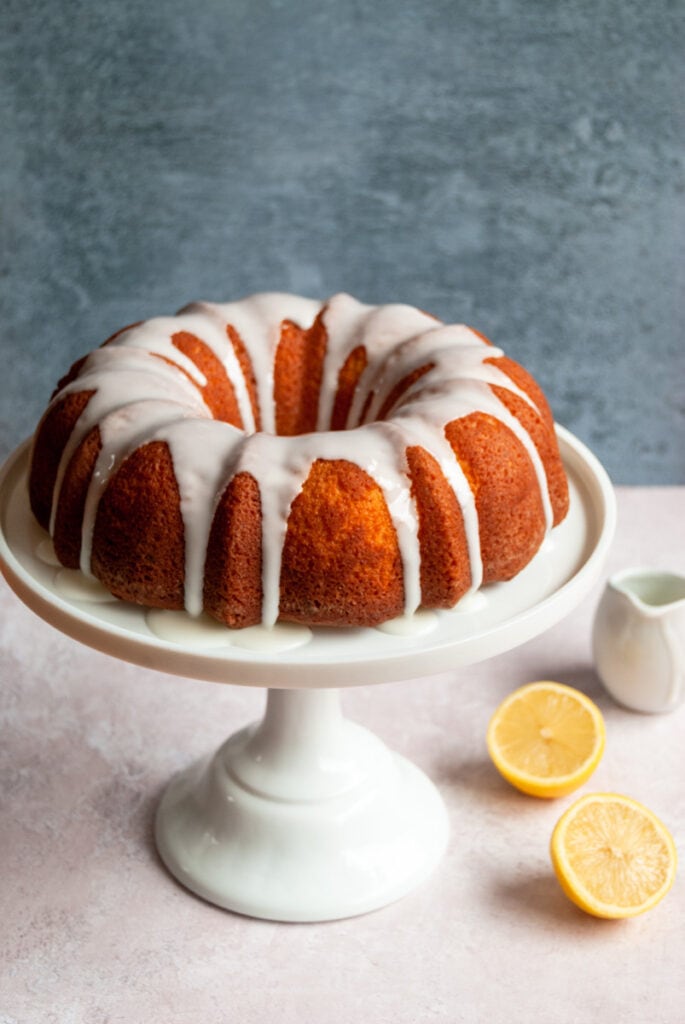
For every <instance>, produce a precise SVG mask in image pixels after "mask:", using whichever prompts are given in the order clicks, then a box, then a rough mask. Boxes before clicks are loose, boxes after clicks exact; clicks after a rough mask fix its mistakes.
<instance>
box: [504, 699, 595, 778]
mask: <svg viewBox="0 0 685 1024" xmlns="http://www.w3.org/2000/svg"><path fill="white" fill-rule="evenodd" d="M605 735H606V734H605V731H604V719H603V718H602V713H601V711H600V710H599V708H598V707H597V705H596V704H593V702H592V701H591V700H590V698H589V697H586V696H585V694H584V693H580V692H579V691H578V690H574V689H573V687H571V686H564V685H563V684H562V683H551V682H541V683H529V684H528V685H527V686H522V687H520V689H518V690H514V692H513V693H511V694H510V695H509V696H508V697H507V698H506V700H504V701H503V702H502V703H501V704H500V706H499V707H498V708H497V710H496V711H495V713H494V715H493V716H492V719H491V721H490V725H489V726H488V733H487V744H488V751H489V753H490V757H491V758H492V760H493V761H494V763H495V767H496V768H497V770H498V771H499V772H500V774H502V775H503V776H504V778H505V779H507V781H508V782H510V783H511V784H512V786H516V788H517V789H520V790H521V791H522V792H523V793H528V794H529V795H530V796H539V797H557V796H565V795H566V794H567V793H572V792H573V791H574V789H577V788H578V786H581V785H582V784H583V783H584V782H585V781H586V779H588V778H589V777H590V775H591V774H592V772H593V771H594V770H595V768H596V767H597V765H598V764H599V760H600V758H601V756H602V753H603V752H604V742H605Z"/></svg>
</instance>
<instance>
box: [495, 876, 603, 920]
mask: <svg viewBox="0 0 685 1024" xmlns="http://www.w3.org/2000/svg"><path fill="white" fill-rule="evenodd" d="M490 899H491V901H492V905H493V907H496V908H497V910H498V911H500V912H501V911H502V910H504V911H507V912H508V913H509V914H512V915H515V916H516V918H517V919H520V920H521V921H524V920H528V921H530V920H531V919H534V920H535V921H537V922H538V923H539V924H541V925H542V926H543V927H545V926H547V927H549V926H550V925H553V926H554V928H555V929H559V928H562V929H565V930H566V931H568V932H569V933H574V934H578V933H579V932H582V933H585V932H588V931H596V930H598V929H609V930H613V929H615V928H620V927H621V924H622V922H621V921H600V920H598V919H597V918H594V917H590V916H589V915H588V914H585V913H584V912H583V911H582V910H579V909H578V907H575V906H574V905H573V903H571V901H570V900H569V899H568V898H567V897H566V896H565V895H564V894H563V892H562V891H561V888H560V886H559V883H558V882H557V880H556V878H555V877H554V873H553V871H552V869H551V868H549V870H540V869H537V870H531V872H530V874H528V875H522V874H521V872H520V871H519V872H517V874H516V875H515V876H513V877H508V878H497V879H494V880H493V884H492V887H491V890H490Z"/></svg>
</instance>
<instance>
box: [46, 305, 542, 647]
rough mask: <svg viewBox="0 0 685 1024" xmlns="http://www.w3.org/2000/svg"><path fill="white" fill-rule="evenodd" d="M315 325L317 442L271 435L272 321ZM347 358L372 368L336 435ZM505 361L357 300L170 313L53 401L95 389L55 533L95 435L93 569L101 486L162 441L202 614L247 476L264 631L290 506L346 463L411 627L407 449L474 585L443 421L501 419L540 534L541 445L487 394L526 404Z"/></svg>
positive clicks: (275, 605)
mask: <svg viewBox="0 0 685 1024" xmlns="http://www.w3.org/2000/svg"><path fill="white" fill-rule="evenodd" d="M319 314H321V315H322V319H323V324H324V326H325V328H326V332H327V346H326V351H325V355H324V360H323V366H322V386H321V390H320V396H319V408H318V420H317V422H318V427H317V432H315V433H310V434H302V435H299V436H295V437H279V436H276V435H275V423H276V413H275V405H274V363H275V356H276V350H277V347H278V342H279V338H280V331H281V324H282V322H283V321H284V320H292V321H294V322H295V323H296V324H298V325H299V326H300V327H303V328H309V327H310V326H311V325H312V324H313V322H314V320H315V318H316V317H317V315H319ZM228 325H230V326H232V327H233V328H234V329H235V331H237V333H238V335H239V336H240V339H241V341H242V343H243V345H244V347H245V350H246V352H247V354H248V356H249V359H250V362H251V365H252V370H253V372H254V376H255V380H256V383H257V397H258V403H259V413H260V419H261V430H260V431H259V432H255V418H254V415H253V411H252V405H251V401H250V395H249V390H248V386H247V382H246V380H245V376H244V375H243V373H242V370H241V367H240V362H239V360H238V358H237V356H236V353H235V351H234V348H233V345H232V343H231V341H230V338H229V336H228V334H227V326H228ZM180 332H187V333H189V334H191V335H193V336H195V337H197V338H199V339H200V340H201V341H202V342H204V343H205V344H206V345H207V346H208V347H209V348H210V349H211V351H212V352H213V353H214V354H215V355H216V357H217V358H218V359H219V360H220V362H221V364H222V365H223V367H224V369H225V371H226V374H227V376H228V378H229V380H230V381H231V383H232V385H233V388H234V392H235V396H236V401H237V404H238V408H239V411H240V415H241V418H242V422H243V424H244V426H245V429H244V430H239V429H238V428H236V427H233V426H231V425H229V424H227V423H223V422H220V421H216V420H213V419H212V417H211V413H210V411H209V409H208V408H207V406H206V404H205V402H204V401H203V399H202V395H201V391H200V389H201V388H202V387H203V386H204V385H205V383H206V380H205V377H204V376H203V374H202V373H201V372H200V370H199V369H198V368H197V367H196V366H195V364H194V363H193V361H192V360H191V359H189V358H188V357H187V356H185V355H183V353H182V352H180V351H179V350H178V349H177V348H176V346H175V345H174V343H173V337H174V335H176V334H178V333H180ZM357 347H362V348H363V349H364V351H365V354H366V360H367V362H366V367H365V369H364V371H363V373H362V374H361V377H360V379H359V381H358V384H357V387H356V389H355V392H354V394H353V397H352V402H351V407H350V412H349V416H348V422H347V426H348V429H347V430H345V431H335V432H331V431H330V430H329V427H330V422H331V416H332V412H333V408H334V404H335V398H336V394H337V389H338V380H339V375H340V371H341V369H342V367H343V366H344V364H345V362H346V360H347V359H348V357H349V355H350V353H351V352H352V351H353V350H354V349H355V348H357ZM502 355H503V353H502V351H501V350H500V349H497V348H494V347H493V346H489V345H487V344H485V343H484V342H483V341H482V339H481V338H479V336H478V335H477V334H475V332H473V331H472V330H471V329H470V328H468V327H465V326H463V325H452V326H446V325H443V324H440V323H439V322H438V321H436V320H435V319H434V318H433V317H430V316H429V315H428V314H425V313H422V312H420V311H419V310H417V309H414V308H412V307H410V306H404V305H387V306H368V305H364V304H363V303H360V302H357V300H355V299H353V298H351V297H350V296H349V295H345V294H341V295H336V296H334V297H333V298H332V299H330V300H329V301H328V302H327V303H325V304H323V305H322V304H321V303H319V302H316V301H314V300H311V299H303V298H299V297H298V296H290V295H281V294H277V293H267V294H261V295H254V296H252V297H250V298H248V299H245V300H243V301H241V302H235V303H226V304H213V303H193V304H191V305H189V306H186V307H185V308H184V309H183V310H181V312H180V313H179V314H178V315H177V316H175V317H157V318H155V319H153V320H150V321H147V322H146V323H143V324H140V325H138V326H136V327H132V328H129V329H127V330H126V331H124V332H122V333H121V334H120V335H119V336H117V337H116V338H115V340H114V341H113V342H111V343H110V344H109V345H107V346H106V347H105V348H103V349H98V350H97V351H96V352H94V353H92V354H91V355H90V356H89V357H88V359H87V360H86V361H85V363H84V365H83V366H82V367H81V370H80V372H79V374H78V375H77V377H76V378H75V379H74V380H73V381H72V382H71V383H70V384H68V385H67V386H66V387H64V388H63V389H62V390H61V391H60V392H59V393H58V395H56V396H55V399H54V400H53V404H54V403H56V402H59V401H61V400H62V399H63V398H64V397H65V395H68V394H75V393H78V392H82V391H92V392H93V395H92V397H91V398H90V400H89V402H88V404H87V405H86V407H85V409H84V411H83V413H82V414H81V416H80V417H79V419H78V421H77V423H76V425H75V427H74V430H73V431H72V435H71V437H70V439H69V441H68V443H67V445H66V447H65V450H64V453H63V455H62V459H61V462H60V466H59V469H58V473H57V479H56V483H55V488H54V494H53V506H52V514H51V533H53V532H54V525H55V517H56V510H57V507H58V504H59V495H60V490H61V487H62V483H63V480H64V474H65V472H66V468H67V466H68V465H69V462H70V460H71V458H72V455H73V454H74V452H75V451H76V449H77V447H78V445H79V444H80V443H81V442H82V441H83V440H84V439H85V438H86V436H87V435H88V433H89V432H90V431H91V430H92V429H93V428H94V427H95V426H98V427H99V430H100V439H101V450H100V453H99V455H98V458H97V461H96V465H95V470H94V472H93V475H92V479H91V482H90V486H89V489H88V493H87V496H86V503H85V514H84V520H83V528H82V545H81V567H82V570H83V572H85V573H86V574H89V573H90V571H91V566H90V560H91V551H92V538H93V530H94V525H95V521H96V516H97V508H98V503H99V501H100V498H101V496H102V494H103V493H104V490H105V488H106V486H107V484H108V482H109V480H110V479H111V478H112V476H113V474H114V473H116V471H117V470H118V469H119V468H120V466H121V465H122V464H123V462H124V461H125V459H126V458H127V457H128V456H129V455H130V454H131V453H132V452H134V451H135V450H136V449H137V448H138V447H139V446H141V445H142V444H145V443H148V442H151V441H163V442H164V443H166V444H167V446H168V449H169V452H170V455H171V459H172V462H173V467H174V473H175V476H176V481H177V485H178V489H179V494H180V511H181V516H182V518H183V524H184V547H185V606H186V609H187V611H188V612H190V613H191V615H193V616H198V615H200V614H201V613H202V609H203V579H204V562H205V556H206V549H207V542H208V538H209V533H210V530H211V526H212V521H213V518H214V514H215V511H216V508H217V505H218V502H219V500H220V498H221V495H222V494H223V492H224V490H225V488H226V486H227V485H228V483H229V482H230V480H231V479H232V478H233V476H234V475H235V474H237V473H239V472H247V473H250V474H251V475H252V476H253V477H254V479H255V480H256V482H257V485H258V487H259V492H260V498H261V508H262V589H263V604H262V623H263V626H265V627H272V626H273V625H274V624H275V623H276V620H277V619H278V613H279V600H280V577H281V561H282V552H283V545H284V540H285V535H286V530H287V523H288V517H289V513H290V508H291V506H292V503H293V501H294V500H295V498H296V497H297V495H298V494H299V493H300V492H301V490H302V487H303V485H304V483H305V481H306V479H307V477H308V475H309V472H310V470H311V467H312V464H313V463H314V462H315V461H316V460H317V459H323V460H345V461H348V462H349V461H352V462H354V463H355V464H357V465H358V466H360V467H361V468H362V469H363V470H364V471H365V472H366V473H367V474H368V475H369V476H370V477H371V478H372V479H373V480H374V481H375V482H376V483H377V484H378V486H379V487H380V489H381V491H382V493H383V495H384V497H385V501H386V503H387V507H388V510H389V513H390V516H391V518H392V522H393V524H394V527H395V531H396V535H397V542H398V547H399V551H400V556H401V560H402V566H403V578H404V596H405V617H406V616H411V615H412V614H413V613H414V612H416V610H417V608H419V606H420V603H421V582H420V569H421V565H420V550H419V541H418V514H417V510H416V508H415V505H414V501H413V498H412V496H411V488H410V480H409V477H408V466H407V459H406V450H407V448H408V447H412V446H419V447H421V448H423V449H424V450H425V451H427V452H428V453H429V454H430V455H432V456H433V458H435V460H436V461H437V463H438V465H439V467H440V469H441V472H442V473H443V475H444V477H445V479H446V481H447V483H448V484H449V486H450V487H451V489H452V490H453V492H454V494H455V497H456V500H457V502H458V504H459V506H460V508H461V510H462V515H463V520H464V529H465V534H466V542H467V546H468V552H469V558H470V563H471V587H470V591H469V593H470V594H473V593H474V592H475V591H477V589H478V587H479V586H480V584H481V582H482V562H481V554H480V538H479V526H478V515H477V510H476V504H475V499H474V496H473V493H472V491H471V488H470V486H469V483H468V480H467V479H466V476H465V474H464V472H463V470H462V469H461V466H460V464H459V462H458V460H457V458H456V457H455V455H454V452H453V450H452V448H451V446H450V444H449V442H448V441H447V438H446V436H445V425H446V424H447V423H449V422H451V421H453V420H456V419H459V418H460V417H463V416H468V415H470V414H472V413H474V412H484V413H488V414H490V415H492V416H493V417H495V418H497V419H498V420H500V421H501V422H502V423H504V424H505V425H506V426H507V427H508V428H509V429H510V430H511V431H512V432H513V433H514V434H515V436H516V437H517V438H518V439H519V441H520V442H521V443H522V444H523V446H524V448H525V450H526V451H527V453H528V455H529V456H530V459H531V462H532V465H533V467H534V469H535V472H536V474H537V477H538V481H539V484H540V493H541V496H542V503H543V508H544V510H545V516H546V520H547V528H548V529H549V528H551V524H552V509H551V502H550V498H549V493H548V488H547V481H546V475H545V471H544V467H543V465H542V461H541V459H540V456H539V454H538V452H537V449H536V447H535V445H534V443H533V441H532V439H531V438H530V436H529V434H528V433H527V431H526V430H525V429H524V428H523V427H522V425H521V423H520V422H519V420H518V419H517V418H516V417H515V416H513V415H512V414H511V413H510V412H509V410H508V409H507V408H506V407H505V406H504V405H503V403H502V402H501V401H500V400H499V399H498V398H497V396H496V395H495V394H494V392H493V391H492V386H497V387H501V388H506V389H507V390H508V391H509V392H512V393H513V394H516V395H518V396H519V397H520V398H522V399H523V400H525V401H526V402H527V403H528V404H530V405H532V406H533V408H534V407H535V406H534V403H533V402H532V401H531V399H530V397H529V396H528V395H527V394H526V393H525V392H524V391H522V390H521V389H520V388H518V387H517V386H516V385H515V384H514V382H513V381H512V380H511V379H510V378H509V377H508V376H507V375H506V374H505V373H503V372H502V371H501V370H500V369H499V368H498V367H497V366H496V365H493V364H492V363H490V362H488V360H492V359H497V358H499V357H500V356H502ZM158 357H162V358H158ZM426 367H430V368H429V369H428V370H426V371H425V372H423V373H422V375H420V376H418V377H417V379H416V380H415V381H414V382H413V383H412V384H411V386H410V387H408V388H407V389H406V390H405V391H404V392H402V393H401V395H400V396H399V397H398V398H397V399H396V400H395V402H394V405H393V406H392V407H391V408H390V409H389V410H388V411H387V412H386V413H385V414H384V415H385V417H386V418H385V419H384V420H377V419H376V417H377V416H378V415H379V413H380V412H381V411H382V410H383V409H384V406H385V405H386V404H387V402H388V400H389V399H390V396H391V395H392V394H393V391H394V389H395V388H397V387H398V386H399V385H400V384H401V383H402V382H403V381H404V380H405V379H406V378H407V377H408V376H409V375H410V374H412V373H414V372H416V371H418V370H425V368H426ZM369 396H372V397H371V400H370V401H368V399H369ZM367 403H368V405H367ZM365 406H366V408H365ZM362 417H363V419H364V422H363V423H362V422H361V420H362ZM402 621H403V622H404V621H405V620H402ZM406 621H409V620H406Z"/></svg>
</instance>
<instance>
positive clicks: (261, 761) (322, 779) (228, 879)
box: [156, 689, 448, 921]
mask: <svg viewBox="0 0 685 1024" xmlns="http://www.w3.org/2000/svg"><path fill="white" fill-rule="evenodd" d="M447 834H448V827H447V813H446V810H445V806H444V804H443V802H442V799H441V797H440V796H439V794H438V792H437V790H436V788H435V786H434V785H433V784H432V783H431V782H430V781H429V780H428V778H427V777H426V776H425V775H424V774H423V773H422V772H421V771H419V769H418V768H416V767H415V766H414V765H413V764H411V763H410V762H409V761H406V760H405V759H404V758H402V757H400V756H399V755H398V754H395V753H393V752H391V751H390V750H388V748H387V747H386V746H385V745H384V744H383V743H382V742H381V740H379V739H378V738H377V737H376V736H374V735H373V733H371V732H369V731H368V730H366V729H364V728H362V727H361V726H358V725H355V724H354V723H353V722H350V721H348V720H347V719H345V718H343V716H342V714H341V710H340V701H339V697H338V691H337V690H274V689H272V690H269V691H268V697H267V706H266V713H265V715H264V718H263V719H262V721H261V722H259V723H257V724H255V725H251V726H248V727H247V728H245V729H242V730H240V731H239V732H237V733H235V735H233V736H231V737H230V739H229V740H227V742H226V743H225V744H224V745H223V746H222V747H221V748H220V749H219V750H218V752H217V753H216V754H215V755H214V756H213V757H212V758H211V759H209V760H203V761H202V762H200V763H199V764H196V765H194V766H193V767H192V768H190V769H189V770H187V771H185V772H183V773H182V774H181V775H179V776H178V777H177V778H175V779H174V780H173V781H172V782H171V784H170V785H169V787H168V788H167V790H166V792H165V794H164V797H163V799H162V802H161V804H160V807H159V811H158V814H157V823H156V838H157V847H158V850H159V853H160V856H161V857H162V860H163V861H164V863H165V864H166V866H167V867H168V869H169V871H170V872H171V873H172V874H173V875H174V876H175V877H176V878H177V879H178V880H179V881H180V882H181V883H182V884H183V885H185V886H186V887H187V888H189V889H191V890H192V891H193V892H195V893H197V894H198V895H200V896H202V897H204V898H205V899H207V900H209V901H210V902H212V903H215V904H217V905H218V906H221V907H226V908H227V909H229V910H234V911H238V912H239V913H242V914H249V915H250V916H251V917H261V918H269V919H272V920H277V921H330V920H334V919H336V918H342V917H352V916H354V915H356V914H363V913H365V912H367V911H370V910H375V909H376V908H378V907H382V906H385V905H386V904H388V903H391V902H393V901H394V900H396V899H399V898H400V897H401V896H403V895H405V894H406V893H407V892H409V891H410V890H411V889H413V888H414V887H415V886H417V885H418V884H419V883H420V882H421V881H423V879H424V878H425V877H426V876H427V875H428V874H429V873H430V871H431V870H432V869H433V867H434V866H435V865H436V864H437V862H438V861H439V860H440V858H441V856H442V854H443V851H444V849H445V846H446V843H447Z"/></svg>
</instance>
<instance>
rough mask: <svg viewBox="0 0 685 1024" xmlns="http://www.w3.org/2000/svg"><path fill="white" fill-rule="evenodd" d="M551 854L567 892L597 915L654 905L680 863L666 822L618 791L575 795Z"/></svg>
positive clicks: (614, 914)
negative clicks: (617, 793) (577, 796)
mask: <svg viewBox="0 0 685 1024" xmlns="http://www.w3.org/2000/svg"><path fill="white" fill-rule="evenodd" d="M551 854H552V864H553V865H554V870H555V872H556V876H557V878H558V879H559V882H560V884H561V887H562V889H563V890H564V892H565V893H566V895H567V896H568V898H569V899H570V900H572V901H573V902H574V903H575V904H576V906H578V907H580V908H581V909H582V910H585V911H587V913H588V914H593V915H594V916H595V917H607V918H617V917H634V916H635V914H642V913H643V912H644V911H645V910H649V909H650V907H653V906H655V905H656V904H657V903H658V902H659V901H660V900H661V899H663V897H664V896H665V895H666V893H667V892H668V890H669V889H670V888H671V886H672V885H673V880H674V878H675V872H676V865H677V855H676V849H675V843H674V842H673V838H672V836H671V834H670V832H669V831H668V829H667V828H666V826H665V825H664V824H663V823H662V822H661V821H659V819H658V818H657V817H656V815H655V814H652V812H651V811H649V810H648V809H647V808H646V807H643V806H642V804H639V803H638V802H637V801H636V800H631V799H630V798H629V797H627V796H617V795H616V794H615V793H590V794H588V796H583V797H581V798H580V800H576V802H575V803H574V804H573V805H572V806H571V807H569V809H568V810H567V811H566V813H565V814H563V815H562V817H561V818H560V819H559V821H558V823H557V826H556V828H555V829H554V832H553V833H552V843H551Z"/></svg>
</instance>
